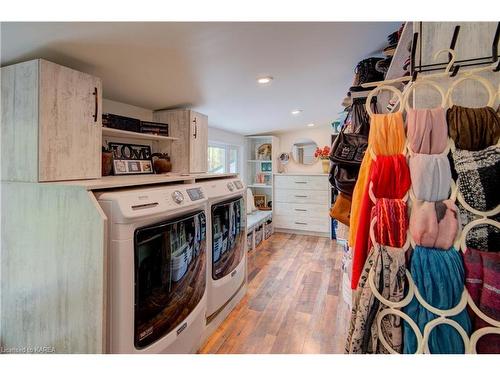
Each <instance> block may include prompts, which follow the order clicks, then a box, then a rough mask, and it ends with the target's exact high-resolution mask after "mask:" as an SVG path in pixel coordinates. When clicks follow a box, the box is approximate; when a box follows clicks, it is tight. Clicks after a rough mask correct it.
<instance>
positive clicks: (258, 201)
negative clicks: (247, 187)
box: [253, 194, 267, 208]
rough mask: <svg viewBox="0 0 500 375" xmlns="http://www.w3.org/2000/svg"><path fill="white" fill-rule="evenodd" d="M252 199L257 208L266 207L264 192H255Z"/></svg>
mask: <svg viewBox="0 0 500 375" xmlns="http://www.w3.org/2000/svg"><path fill="white" fill-rule="evenodd" d="M253 201H254V203H255V207H257V208H262V207H267V197H266V196H265V195H264V194H255V195H254V196H253Z"/></svg>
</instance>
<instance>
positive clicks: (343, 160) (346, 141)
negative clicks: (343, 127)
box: [329, 132, 368, 166]
mask: <svg viewBox="0 0 500 375" xmlns="http://www.w3.org/2000/svg"><path fill="white" fill-rule="evenodd" d="M367 148H368V137H367V136H366V135H364V134H345V133H344V132H340V133H339V135H338V136H337V138H336V139H335V141H334V142H333V144H332V149H331V151H330V156H329V157H330V160H331V161H332V162H333V163H334V164H339V165H344V166H345V165H349V166H353V165H358V166H359V165H360V164H361V161H362V160H363V156H364V155H365V151H366V149H367Z"/></svg>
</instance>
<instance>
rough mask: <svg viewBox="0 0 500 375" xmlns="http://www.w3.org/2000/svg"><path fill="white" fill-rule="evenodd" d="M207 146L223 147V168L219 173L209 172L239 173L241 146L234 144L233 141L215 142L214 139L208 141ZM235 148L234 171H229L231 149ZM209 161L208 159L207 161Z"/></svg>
mask: <svg viewBox="0 0 500 375" xmlns="http://www.w3.org/2000/svg"><path fill="white" fill-rule="evenodd" d="M208 147H209V148H210V147H214V148H223V149H224V158H225V160H224V170H223V172H221V173H218V172H209V173H217V174H224V173H240V164H241V146H240V145H236V144H233V143H223V142H216V141H208ZM233 150H236V171H235V172H230V167H231V151H233ZM208 156H209V157H210V152H209V153H208ZM208 162H209V161H208Z"/></svg>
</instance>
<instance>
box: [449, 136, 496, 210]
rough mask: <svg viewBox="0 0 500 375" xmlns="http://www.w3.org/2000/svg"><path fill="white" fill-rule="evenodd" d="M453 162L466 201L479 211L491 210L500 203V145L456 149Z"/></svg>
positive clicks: (458, 183) (459, 187)
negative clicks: (479, 149)
mask: <svg viewBox="0 0 500 375" xmlns="http://www.w3.org/2000/svg"><path fill="white" fill-rule="evenodd" d="M452 156H453V164H454V167H455V171H456V173H457V177H458V181H457V188H458V190H459V191H460V193H461V195H462V197H463V198H464V200H465V202H466V203H467V204H468V205H469V206H471V207H472V208H474V209H476V210H478V211H489V210H492V209H494V208H495V207H496V206H498V205H499V204H500V194H499V192H498V186H499V185H498V181H500V147H497V146H496V145H494V146H490V147H488V148H486V149H484V150H481V151H467V150H460V149H456V150H455V151H454V152H453V153H452Z"/></svg>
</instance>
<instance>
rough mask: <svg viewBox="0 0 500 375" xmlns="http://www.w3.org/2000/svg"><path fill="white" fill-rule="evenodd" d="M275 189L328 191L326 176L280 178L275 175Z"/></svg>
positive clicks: (280, 176)
mask: <svg viewBox="0 0 500 375" xmlns="http://www.w3.org/2000/svg"><path fill="white" fill-rule="evenodd" d="M274 183H275V185H276V189H280V190H281V189H293V190H319V191H328V189H329V187H328V178H327V177H326V176H282V175H275V177H274Z"/></svg>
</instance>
